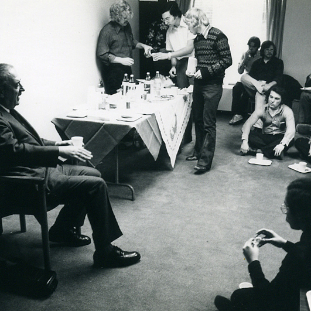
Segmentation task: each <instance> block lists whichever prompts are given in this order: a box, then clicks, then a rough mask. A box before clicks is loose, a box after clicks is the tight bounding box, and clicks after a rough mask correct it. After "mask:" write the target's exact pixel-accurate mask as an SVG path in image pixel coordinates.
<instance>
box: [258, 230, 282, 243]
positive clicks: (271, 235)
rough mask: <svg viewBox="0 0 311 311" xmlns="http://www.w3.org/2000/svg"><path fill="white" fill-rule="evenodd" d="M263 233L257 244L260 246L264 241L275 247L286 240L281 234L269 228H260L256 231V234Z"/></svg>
mask: <svg viewBox="0 0 311 311" xmlns="http://www.w3.org/2000/svg"><path fill="white" fill-rule="evenodd" d="M259 235H263V236H264V237H262V238H261V240H260V242H259V244H258V246H262V245H264V244H266V243H270V244H272V245H274V246H276V247H282V246H283V245H284V244H285V243H286V240H285V239H283V238H282V237H281V236H279V235H278V234H276V233H275V232H274V231H272V230H269V229H265V228H263V229H260V230H258V231H257V232H256V236H259Z"/></svg>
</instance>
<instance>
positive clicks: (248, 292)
mask: <svg viewBox="0 0 311 311" xmlns="http://www.w3.org/2000/svg"><path fill="white" fill-rule="evenodd" d="M253 299H254V289H253V288H241V289H237V290H235V291H234V292H233V293H232V295H231V302H232V304H233V306H234V307H236V308H237V309H238V310H241V311H243V310H248V306H249V302H250V301H252V300H253Z"/></svg>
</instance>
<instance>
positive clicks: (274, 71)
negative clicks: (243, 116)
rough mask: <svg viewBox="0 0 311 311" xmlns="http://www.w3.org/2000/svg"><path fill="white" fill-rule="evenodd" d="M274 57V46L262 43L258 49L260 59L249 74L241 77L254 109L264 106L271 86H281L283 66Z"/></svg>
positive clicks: (255, 62)
mask: <svg viewBox="0 0 311 311" xmlns="http://www.w3.org/2000/svg"><path fill="white" fill-rule="evenodd" d="M275 55H276V47H275V44H274V43H273V42H272V41H265V42H263V43H262V45H261V48H260V56H261V58H259V59H257V60H256V61H254V63H253V65H252V67H251V69H250V72H249V73H245V74H244V75H243V76H242V77H241V82H242V83H243V85H244V87H245V89H246V91H247V92H248V94H249V96H250V97H251V98H255V109H257V108H261V107H263V106H264V105H265V104H266V93H267V92H268V91H269V90H270V88H271V87H272V86H273V85H276V84H278V85H282V77H283V71H284V64H283V61H282V60H281V59H279V58H277V57H276V56H275Z"/></svg>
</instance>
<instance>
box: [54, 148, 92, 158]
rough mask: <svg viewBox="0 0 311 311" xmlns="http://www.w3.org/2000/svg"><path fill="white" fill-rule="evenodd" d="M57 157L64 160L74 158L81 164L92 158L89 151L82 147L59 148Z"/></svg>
mask: <svg viewBox="0 0 311 311" xmlns="http://www.w3.org/2000/svg"><path fill="white" fill-rule="evenodd" d="M59 155H60V156H61V157H64V158H66V159H68V158H74V159H77V160H80V161H82V162H86V160H90V159H92V158H93V155H92V153H91V152H90V151H88V150H86V149H84V148H83V147H76V146H59Z"/></svg>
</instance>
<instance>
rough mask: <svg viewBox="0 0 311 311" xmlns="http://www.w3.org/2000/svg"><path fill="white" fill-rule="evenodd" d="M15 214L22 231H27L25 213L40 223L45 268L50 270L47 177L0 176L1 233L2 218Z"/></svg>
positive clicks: (1, 230) (0, 228)
mask: <svg viewBox="0 0 311 311" xmlns="http://www.w3.org/2000/svg"><path fill="white" fill-rule="evenodd" d="M56 205H57V204H56ZM14 214H19V215H20V225H21V232H26V221H25V215H33V216H35V217H36V219H37V220H38V222H39V223H40V225H41V234H42V246H43V257H44V268H45V270H49V271H50V270H51V260H50V246H49V233H48V220H47V203H46V180H45V178H38V177H27V176H0V235H1V234H2V233H3V227H2V218H3V217H6V216H9V215H14Z"/></svg>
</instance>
